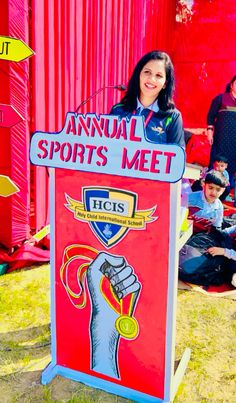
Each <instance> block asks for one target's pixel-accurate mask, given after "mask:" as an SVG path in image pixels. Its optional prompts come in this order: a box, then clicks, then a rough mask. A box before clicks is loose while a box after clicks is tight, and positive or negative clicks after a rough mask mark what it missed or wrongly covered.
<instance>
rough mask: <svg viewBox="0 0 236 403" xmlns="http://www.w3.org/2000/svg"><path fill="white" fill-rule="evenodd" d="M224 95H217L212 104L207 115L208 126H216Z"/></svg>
mask: <svg viewBox="0 0 236 403" xmlns="http://www.w3.org/2000/svg"><path fill="white" fill-rule="evenodd" d="M221 102H222V95H217V97H215V98H214V99H213V101H212V103H211V106H210V109H209V111H208V114H207V125H208V126H214V124H215V120H216V117H217V113H218V111H219V109H220V107H221Z"/></svg>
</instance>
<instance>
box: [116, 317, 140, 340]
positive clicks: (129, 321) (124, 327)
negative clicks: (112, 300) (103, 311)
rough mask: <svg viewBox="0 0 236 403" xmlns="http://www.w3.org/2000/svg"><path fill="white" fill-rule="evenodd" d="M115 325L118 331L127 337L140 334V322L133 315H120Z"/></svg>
mask: <svg viewBox="0 0 236 403" xmlns="http://www.w3.org/2000/svg"><path fill="white" fill-rule="evenodd" d="M115 326H116V330H117V331H118V333H119V334H120V335H121V336H122V337H124V338H125V339H134V338H135V337H136V336H137V334H138V330H139V327H138V322H137V320H136V319H135V318H134V317H132V316H128V315H121V316H119V318H118V319H117V320H116V323H115Z"/></svg>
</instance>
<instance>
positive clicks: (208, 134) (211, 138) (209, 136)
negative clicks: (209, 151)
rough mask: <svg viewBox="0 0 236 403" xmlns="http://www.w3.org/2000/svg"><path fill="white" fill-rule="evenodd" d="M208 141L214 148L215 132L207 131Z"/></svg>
mask: <svg viewBox="0 0 236 403" xmlns="http://www.w3.org/2000/svg"><path fill="white" fill-rule="evenodd" d="M207 140H208V141H209V144H210V145H211V146H212V144H213V130H207Z"/></svg>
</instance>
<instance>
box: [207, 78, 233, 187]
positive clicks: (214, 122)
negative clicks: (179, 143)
mask: <svg viewBox="0 0 236 403" xmlns="http://www.w3.org/2000/svg"><path fill="white" fill-rule="evenodd" d="M207 124H208V126H207V136H208V141H209V143H210V144H211V145H212V148H211V158H210V165H209V167H210V168H211V167H212V164H213V161H214V159H215V156H216V154H222V155H224V156H225V157H226V158H227V160H228V168H227V171H228V173H229V178H230V185H231V187H233V185H234V183H233V182H234V174H235V172H236V157H235V156H236V76H234V77H233V78H232V80H231V81H230V83H229V84H228V85H227V86H226V90H225V93H224V94H220V95H217V97H215V98H214V99H213V101H212V103H211V106H210V109H209V112H208V115H207Z"/></svg>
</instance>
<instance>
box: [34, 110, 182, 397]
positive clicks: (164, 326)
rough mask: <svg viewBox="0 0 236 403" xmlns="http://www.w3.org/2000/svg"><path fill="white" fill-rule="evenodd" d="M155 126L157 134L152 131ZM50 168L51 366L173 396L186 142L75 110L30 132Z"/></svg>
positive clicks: (128, 391) (110, 388)
mask: <svg viewBox="0 0 236 403" xmlns="http://www.w3.org/2000/svg"><path fill="white" fill-rule="evenodd" d="M157 135H158V133H157ZM30 158H31V161H32V163H33V164H36V165H41V166H47V167H51V168H54V169H51V170H50V227H51V342H52V347H51V354H52V361H51V363H50V364H49V366H48V367H47V368H46V369H45V370H44V371H43V374H42V383H43V384H47V383H48V382H50V381H51V380H52V379H53V377H55V376H56V375H61V376H65V377H68V378H70V379H73V380H76V381H80V382H83V383H85V384H87V385H89V386H92V387H95V388H100V389H103V390H105V391H107V392H110V393H114V394H117V395H120V396H123V397H126V398H129V399H133V400H135V401H140V402H169V401H172V400H173V398H174V395H175V393H176V391H177V388H178V386H179V383H180V382H181V378H182V376H183V374H184V371H185V369H186V366H187V363H188V360H189V357H190V350H189V349H186V350H185V352H184V354H183V357H182V359H181V361H180V363H179V365H178V368H177V370H176V371H175V369H174V363H175V321H176V299H177V283H178V252H179V249H180V248H181V246H182V245H183V243H184V242H185V240H186V239H185V237H186V235H184V236H183V237H181V238H180V237H179V234H180V187H181V178H182V176H183V173H184V169H185V153H184V150H183V149H182V148H181V147H179V146H177V145H172V144H169V145H165V144H163V145H162V144H155V143H150V142H148V141H147V140H146V139H145V130H144V126H143V117H142V116H133V117H132V118H131V119H130V120H129V121H127V120H126V119H125V118H122V119H119V118H118V117H117V116H109V115H100V116H97V115H95V114H87V115H86V116H84V115H80V114H75V113H71V112H68V113H67V116H66V120H65V125H64V128H63V129H62V131H61V132H60V133H42V132H36V133H34V135H33V137H32V140H31V149H30Z"/></svg>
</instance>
